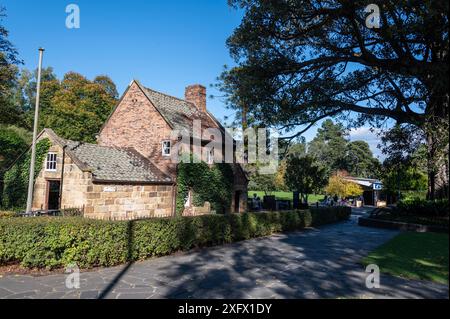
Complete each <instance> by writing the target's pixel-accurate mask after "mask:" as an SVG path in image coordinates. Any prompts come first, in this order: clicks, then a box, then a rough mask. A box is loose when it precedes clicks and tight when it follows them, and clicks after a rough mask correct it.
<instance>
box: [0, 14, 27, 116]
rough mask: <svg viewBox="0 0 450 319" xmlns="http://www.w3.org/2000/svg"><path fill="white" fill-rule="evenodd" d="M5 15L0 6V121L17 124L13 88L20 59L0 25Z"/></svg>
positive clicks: (18, 112)
mask: <svg viewBox="0 0 450 319" xmlns="http://www.w3.org/2000/svg"><path fill="white" fill-rule="evenodd" d="M5 17H6V13H5V9H4V8H3V7H1V6H0V123H3V124H17V123H18V122H20V121H21V113H20V110H19V109H17V108H16V107H15V105H14V103H13V89H14V86H15V84H16V80H17V73H18V68H17V65H19V64H21V63H22V61H20V60H19V59H18V53H17V50H16V48H15V47H14V46H13V45H12V44H11V42H10V41H9V40H8V35H9V32H8V30H7V29H6V28H5V27H4V26H3V25H2V21H3V19H4V18H5Z"/></svg>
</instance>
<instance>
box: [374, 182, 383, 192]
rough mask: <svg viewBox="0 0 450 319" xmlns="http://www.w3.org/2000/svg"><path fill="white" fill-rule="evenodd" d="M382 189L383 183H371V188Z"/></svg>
mask: <svg viewBox="0 0 450 319" xmlns="http://www.w3.org/2000/svg"><path fill="white" fill-rule="evenodd" d="M382 189H383V184H381V183H373V190H375V191H380V190H382Z"/></svg>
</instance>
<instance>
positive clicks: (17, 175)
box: [2, 138, 51, 209]
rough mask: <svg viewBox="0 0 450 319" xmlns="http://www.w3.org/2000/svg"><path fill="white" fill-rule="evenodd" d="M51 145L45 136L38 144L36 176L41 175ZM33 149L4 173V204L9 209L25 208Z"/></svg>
mask: <svg viewBox="0 0 450 319" xmlns="http://www.w3.org/2000/svg"><path fill="white" fill-rule="evenodd" d="M50 146H51V142H50V140H49V139H47V138H45V139H42V140H40V141H39V142H38V143H37V144H36V162H35V170H34V178H35V179H36V177H37V176H38V175H39V173H40V171H41V169H42V166H43V164H44V159H45V157H46V155H47V153H48V150H49V148H50ZM30 162H31V151H29V152H27V153H25V154H24V155H23V156H22V157H20V158H19V159H18V160H17V162H16V163H15V164H14V165H13V166H12V167H11V168H10V169H9V170H8V171H7V172H6V173H5V175H4V188H3V196H2V206H3V207H4V208H7V209H11V208H14V209H25V206H26V202H27V193H28V178H29V171H30Z"/></svg>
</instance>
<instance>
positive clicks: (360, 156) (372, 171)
mask: <svg viewBox="0 0 450 319" xmlns="http://www.w3.org/2000/svg"><path fill="white" fill-rule="evenodd" d="M344 166H345V170H346V171H347V172H349V173H350V174H351V175H353V176H357V177H366V178H379V173H380V167H381V165H380V162H379V161H378V160H377V159H376V158H374V157H373V154H372V151H371V150H370V147H369V144H368V143H367V142H366V141H351V142H349V143H348V144H347V145H346V147H345V156H344Z"/></svg>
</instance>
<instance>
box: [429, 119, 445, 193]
mask: <svg viewBox="0 0 450 319" xmlns="http://www.w3.org/2000/svg"><path fill="white" fill-rule="evenodd" d="M445 130H447V128H446V127H445ZM426 138H427V149H428V154H427V162H428V163H427V170H428V192H427V199H429V200H434V199H440V198H446V197H447V198H448V195H449V193H448V187H449V159H448V155H449V151H448V150H449V145H448V131H443V130H442V127H439V126H438V125H436V126H435V125H433V127H431V129H429V130H428V132H427V137H426Z"/></svg>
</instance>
